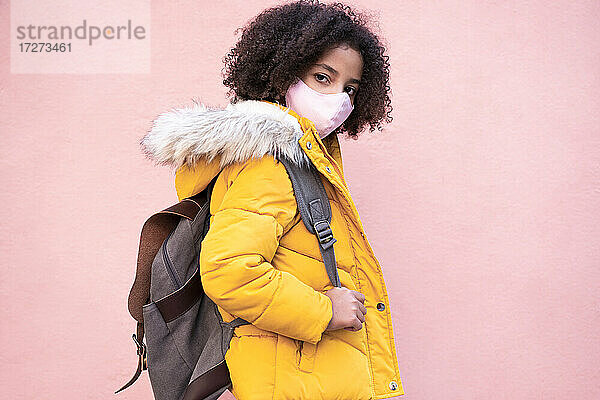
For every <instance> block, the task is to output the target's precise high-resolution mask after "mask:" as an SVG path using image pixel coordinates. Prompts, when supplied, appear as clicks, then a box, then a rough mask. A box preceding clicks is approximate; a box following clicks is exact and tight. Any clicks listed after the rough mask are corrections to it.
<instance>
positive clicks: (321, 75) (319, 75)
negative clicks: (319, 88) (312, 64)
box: [315, 74, 329, 83]
mask: <svg viewBox="0 0 600 400" xmlns="http://www.w3.org/2000/svg"><path fill="white" fill-rule="evenodd" d="M319 77H322V78H325V80H321V79H319ZM315 78H316V79H317V81H319V82H321V83H325V82H327V81H328V80H329V79H328V78H327V75H323V74H315Z"/></svg>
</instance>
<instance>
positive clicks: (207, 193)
mask: <svg viewBox="0 0 600 400" xmlns="http://www.w3.org/2000/svg"><path fill="white" fill-rule="evenodd" d="M277 159H278V160H279V161H280V162H281V163H282V164H283V165H284V166H285V168H286V170H287V172H288V175H289V177H290V180H291V181H292V187H293V189H294V195H295V197H296V202H297V204H298V210H299V212H300V214H301V216H302V221H303V222H304V225H305V226H306V228H307V229H308V231H309V232H311V233H313V234H314V235H316V237H317V239H318V241H319V249H320V251H321V255H322V257H323V261H324V263H325V268H326V271H327V275H328V276H329V279H330V281H331V283H332V284H333V286H334V287H340V286H341V284H340V280H339V275H338V271H337V268H336V262H335V253H334V249H333V244H334V243H335V242H336V239H335V238H334V237H333V234H332V231H331V228H330V225H329V224H330V222H331V206H330V204H329V199H328V198H327V194H326V192H325V188H324V187H323V183H322V182H321V179H320V177H319V172H318V170H317V169H316V168H315V167H314V165H312V164H310V165H309V167H308V168H307V167H300V166H298V165H297V164H295V163H294V162H291V161H290V160H288V159H286V158H285V157H283V156H278V157H277ZM217 177H218V175H217V176H216V177H215V178H214V179H213V180H212V181H211V182H210V184H209V185H208V186H207V188H206V189H204V190H203V191H202V192H200V193H198V194H196V195H194V196H190V197H188V198H185V199H183V200H181V201H180V202H179V203H177V204H174V205H172V206H171V207H168V208H166V209H164V210H162V211H159V212H157V213H155V214H153V215H152V216H151V217H150V218H148V219H147V220H146V222H145V223H144V225H143V227H142V231H141V235H140V244H139V250H138V258H137V267H136V275H135V279H134V282H133V286H132V287H131V290H130V293H129V298H128V308H129V313H130V314H131V316H132V317H133V318H134V319H135V320H136V321H137V327H136V332H135V333H134V334H133V335H132V338H133V341H134V343H135V345H136V347H137V355H138V366H137V370H136V372H135V374H134V376H133V377H132V378H131V379H130V380H129V382H127V383H126V384H125V385H124V386H123V387H121V388H120V389H118V390H117V391H116V392H115V394H116V393H119V392H120V391H122V390H124V389H126V388H128V387H129V386H131V385H132V384H133V383H134V382H135V381H136V380H137V379H138V378H139V376H140V374H141V373H142V371H143V370H146V369H147V370H148V375H149V378H150V383H151V386H152V390H153V392H154V396H155V399H156V400H175V399H178V400H213V399H217V398H218V397H219V396H220V395H221V394H222V393H223V392H224V391H225V390H226V389H230V388H231V380H230V377H229V370H228V369H227V364H226V363H225V353H226V352H227V350H228V348H229V341H230V340H231V337H232V335H233V330H234V329H235V328H236V327H237V326H240V325H244V324H249V322H247V321H245V320H243V319H242V318H239V317H238V318H235V319H234V320H233V321H231V322H229V323H227V322H224V321H223V320H222V318H221V315H220V313H219V311H218V309H217V306H216V304H215V303H214V302H213V301H212V300H211V299H210V298H209V297H208V296H207V295H206V294H205V293H204V291H203V289H202V282H201V279H200V265H199V257H200V249H201V246H202V240H203V239H204V236H205V235H206V233H207V232H208V229H209V225H210V210H209V206H210V197H211V193H212V189H213V186H214V184H215V181H216V180H217ZM144 334H145V335H146V342H145V343H144V340H143V339H144Z"/></svg>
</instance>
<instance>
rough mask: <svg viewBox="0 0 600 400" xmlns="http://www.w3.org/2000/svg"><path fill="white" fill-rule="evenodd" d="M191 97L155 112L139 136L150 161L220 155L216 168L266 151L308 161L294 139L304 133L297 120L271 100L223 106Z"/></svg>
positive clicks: (191, 160)
mask: <svg viewBox="0 0 600 400" xmlns="http://www.w3.org/2000/svg"><path fill="white" fill-rule="evenodd" d="M193 101H194V105H193V106H191V107H184V108H177V109H171V110H170V111H167V112H164V113H162V114H160V115H159V116H158V117H157V118H156V119H155V120H154V121H153V126H152V129H151V130H150V131H149V132H148V133H147V134H146V135H145V136H144V137H143V138H142V139H141V141H140V146H141V147H142V151H143V152H144V153H145V154H146V156H147V157H148V158H150V159H152V160H154V161H155V163H156V164H162V165H171V166H174V167H175V168H179V167H180V166H181V165H183V164H188V165H193V164H194V163H195V162H196V161H198V159H199V158H200V157H208V160H209V161H212V159H213V158H214V157H215V156H217V155H219V154H220V155H221V162H220V166H221V168H222V167H224V166H225V165H227V164H230V163H234V162H244V161H246V160H248V159H249V158H252V157H255V158H261V157H262V156H264V155H265V154H267V153H268V154H272V155H273V156H275V157H276V156H278V155H279V154H282V155H284V156H286V157H287V158H289V159H290V160H292V161H294V162H295V163H297V164H298V165H304V166H306V165H308V164H309V163H310V160H309V158H308V156H307V155H306V154H305V153H304V151H303V150H302V149H301V148H300V145H299V144H298V139H300V137H302V136H303V135H304V132H303V131H302V128H301V127H300V124H299V123H298V120H297V119H296V118H295V117H294V116H292V115H290V114H288V113H287V112H286V111H284V110H282V109H280V108H279V107H278V106H277V105H274V104H270V103H266V102H264V101H259V100H242V101H238V102H237V103H235V104H229V105H227V107H225V108H224V109H223V108H212V107H208V106H206V105H204V104H202V103H199V102H197V101H196V100H193Z"/></svg>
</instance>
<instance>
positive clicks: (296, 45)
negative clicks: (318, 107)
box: [223, 0, 392, 139]
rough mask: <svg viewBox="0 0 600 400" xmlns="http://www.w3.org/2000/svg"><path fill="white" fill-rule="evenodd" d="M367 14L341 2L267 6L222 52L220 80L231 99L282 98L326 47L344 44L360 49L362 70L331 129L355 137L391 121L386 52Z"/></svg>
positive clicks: (282, 101) (304, 0)
mask: <svg viewBox="0 0 600 400" xmlns="http://www.w3.org/2000/svg"><path fill="white" fill-rule="evenodd" d="M366 21H367V18H366V17H365V16H364V15H363V14H359V13H357V12H356V11H353V10H352V9H351V8H350V7H349V6H347V5H344V4H342V3H333V4H323V3H320V2H319V1H318V0H300V1H295V2H293V3H287V4H284V5H279V6H276V7H271V8H267V9H266V10H264V11H263V12H261V13H260V14H259V15H257V16H256V17H255V18H254V19H252V20H250V21H249V22H248V24H247V25H246V26H243V27H240V28H238V29H237V30H236V31H235V33H236V34H237V32H238V31H239V30H242V36H241V38H240V40H239V41H238V42H237V44H236V45H235V47H233V48H232V49H231V50H230V51H229V53H228V54H227V55H226V56H225V57H224V58H223V62H224V63H225V67H224V68H223V70H224V71H225V72H224V73H223V78H224V80H223V84H224V85H225V86H227V87H229V90H228V92H227V96H228V97H229V98H231V97H232V95H233V98H232V99H231V102H232V103H236V102H238V101H239V100H268V101H272V102H278V103H280V104H285V98H284V96H285V93H286V91H287V89H288V87H289V86H290V85H291V84H292V83H294V81H295V80H296V79H297V78H296V77H300V76H303V75H304V74H305V73H306V72H307V71H308V69H309V68H310V67H311V66H312V65H313V64H314V63H315V62H316V61H317V60H318V59H319V58H320V57H321V55H322V54H324V53H325V52H326V51H327V50H329V49H331V48H334V47H337V46H340V45H348V46H350V47H351V48H352V49H354V50H356V51H357V52H359V53H360V54H361V55H362V59H363V74H362V77H361V84H360V87H359V89H358V90H357V92H356V96H355V98H354V110H353V111H352V113H351V114H350V116H349V117H348V119H346V121H344V123H343V124H342V125H341V126H340V127H338V128H337V129H336V130H335V131H334V132H333V133H335V134H338V133H342V132H344V133H346V135H347V136H348V137H350V138H352V139H357V138H358V133H360V132H361V131H362V130H363V129H364V128H365V127H366V125H367V124H368V125H369V126H370V129H369V130H370V132H373V131H374V130H375V129H379V130H381V122H382V121H385V122H391V121H392V117H391V115H390V113H391V111H392V106H391V100H390V97H389V93H390V92H391V89H390V86H389V67H390V65H389V62H388V59H389V57H388V56H387V55H385V54H384V52H385V48H384V47H383V45H382V44H381V42H380V40H379V38H378V37H377V36H376V35H375V34H374V33H373V32H371V30H370V29H369V28H368V27H367V22H366Z"/></svg>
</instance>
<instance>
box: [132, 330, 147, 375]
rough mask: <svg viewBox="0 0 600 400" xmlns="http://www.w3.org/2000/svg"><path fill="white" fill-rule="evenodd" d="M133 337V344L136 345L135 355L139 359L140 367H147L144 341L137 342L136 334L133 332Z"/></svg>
mask: <svg viewBox="0 0 600 400" xmlns="http://www.w3.org/2000/svg"><path fill="white" fill-rule="evenodd" d="M131 337H132V339H133V342H134V343H135V345H136V346H137V355H138V356H139V357H140V359H139V364H140V366H141V367H142V369H147V363H148V361H147V354H148V351H147V349H146V344H145V343H144V342H141V343H140V342H139V341H138V339H137V336H136V335H135V333H134V334H133V335H132V336H131Z"/></svg>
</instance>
